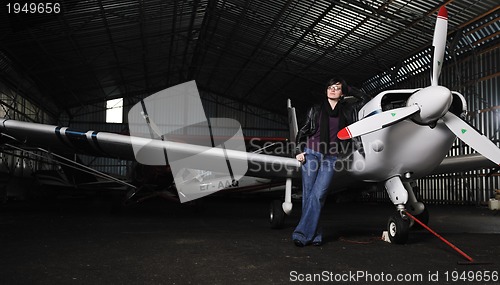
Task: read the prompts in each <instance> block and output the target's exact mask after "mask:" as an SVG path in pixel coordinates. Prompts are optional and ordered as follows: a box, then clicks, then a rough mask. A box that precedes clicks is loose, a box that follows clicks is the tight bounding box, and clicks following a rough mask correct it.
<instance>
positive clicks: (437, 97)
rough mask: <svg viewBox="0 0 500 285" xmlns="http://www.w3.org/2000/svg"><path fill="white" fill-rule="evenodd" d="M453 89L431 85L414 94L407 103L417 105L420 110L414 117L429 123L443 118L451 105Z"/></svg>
mask: <svg viewBox="0 0 500 285" xmlns="http://www.w3.org/2000/svg"><path fill="white" fill-rule="evenodd" d="M451 102H452V96H451V91H450V90H449V89H448V88H446V87H443V86H429V87H426V88H423V89H421V90H419V91H418V92H416V93H415V94H413V95H412V96H411V97H410V98H409V99H408V101H407V103H406V105H407V106H411V105H417V106H418V107H419V108H420V112H419V113H417V114H415V116H414V117H413V119H414V120H416V121H417V122H419V123H423V124H427V123H430V122H433V121H436V120H437V119H439V118H441V117H442V116H444V114H446V112H447V111H448V109H449V108H450V106H451Z"/></svg>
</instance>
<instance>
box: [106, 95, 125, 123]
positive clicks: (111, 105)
mask: <svg viewBox="0 0 500 285" xmlns="http://www.w3.org/2000/svg"><path fill="white" fill-rule="evenodd" d="M106 123H123V98H118V99H113V100H108V101H107V102H106Z"/></svg>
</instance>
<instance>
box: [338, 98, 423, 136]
mask: <svg viewBox="0 0 500 285" xmlns="http://www.w3.org/2000/svg"><path fill="white" fill-rule="evenodd" d="M418 111H420V108H419V107H418V106H417V105H411V106H408V107H402V108H397V109H392V110H388V111H385V112H382V113H378V114H375V115H373V116H370V117H366V118H364V119H362V120H360V121H357V122H355V123H353V124H351V125H349V126H347V127H345V128H343V129H342V130H340V131H339V132H338V133H337V137H338V138H339V139H341V140H347V139H350V138H353V137H357V136H360V135H364V134H368V133H371V132H374V131H377V130H380V129H383V128H385V127H388V126H390V125H394V124H395V123H397V122H400V121H402V120H404V119H406V118H408V117H410V116H411V115H413V114H415V113H417V112H418Z"/></svg>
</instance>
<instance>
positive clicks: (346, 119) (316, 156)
mask: <svg viewBox="0 0 500 285" xmlns="http://www.w3.org/2000/svg"><path fill="white" fill-rule="evenodd" d="M325 91H326V98H324V100H323V101H322V102H321V104H318V105H314V106H313V107H312V108H310V109H309V111H308V113H307V118H306V121H305V124H304V125H303V126H302V128H301V129H300V130H299V132H298V133H297V138H296V145H297V149H296V152H297V154H296V158H297V160H298V161H299V162H301V163H302V216H301V218H300V222H299V224H298V225H297V227H296V228H295V231H294V232H293V235H292V239H293V242H294V243H295V245H296V246H299V247H302V246H305V245H309V244H312V245H321V244H322V242H323V236H322V232H321V229H320V228H319V226H318V224H319V218H320V214H321V209H322V208H323V205H324V203H325V200H326V196H327V194H328V190H329V186H330V183H331V182H332V179H333V176H334V172H335V170H334V168H335V167H334V165H335V161H336V160H337V157H338V155H339V154H341V152H342V151H345V150H346V149H348V148H347V147H346V145H345V144H344V142H343V143H342V145H341V144H340V143H339V140H338V139H337V133H338V132H339V131H340V130H341V129H343V128H344V127H346V126H348V125H349V124H351V123H353V122H355V121H356V120H357V113H358V111H359V108H360V107H361V106H362V105H364V104H365V103H366V102H368V101H369V99H370V98H369V97H368V96H367V95H366V94H364V93H363V92H361V91H360V90H357V89H355V88H350V87H349V86H348V85H347V83H346V82H345V80H343V79H342V78H340V77H334V78H332V79H330V80H329V81H328V82H327V84H326V88H325ZM344 95H350V96H353V97H354V100H344Z"/></svg>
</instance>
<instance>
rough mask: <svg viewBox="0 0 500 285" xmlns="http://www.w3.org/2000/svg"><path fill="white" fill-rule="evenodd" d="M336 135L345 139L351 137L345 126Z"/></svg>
mask: <svg viewBox="0 0 500 285" xmlns="http://www.w3.org/2000/svg"><path fill="white" fill-rule="evenodd" d="M337 137H338V138H339V139H341V140H347V139H350V138H351V132H350V131H349V129H348V128H347V127H345V128H343V129H342V130H340V131H339V132H338V133H337Z"/></svg>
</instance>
